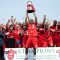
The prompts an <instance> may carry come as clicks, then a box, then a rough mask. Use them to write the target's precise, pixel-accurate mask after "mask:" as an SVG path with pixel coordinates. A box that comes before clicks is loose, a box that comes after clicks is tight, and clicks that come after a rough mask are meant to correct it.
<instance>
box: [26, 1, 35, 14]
mask: <svg viewBox="0 0 60 60" xmlns="http://www.w3.org/2000/svg"><path fill="white" fill-rule="evenodd" d="M32 12H35V8H34V6H33V4H32V2H31V1H28V2H27V13H32Z"/></svg>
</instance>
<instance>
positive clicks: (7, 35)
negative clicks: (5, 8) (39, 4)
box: [0, 13, 60, 48]
mask: <svg viewBox="0 0 60 60" xmlns="http://www.w3.org/2000/svg"><path fill="white" fill-rule="evenodd" d="M33 14H34V18H35V20H33V19H29V17H28V13H27V14H26V19H25V22H24V23H20V22H16V19H14V17H13V16H11V18H10V19H9V20H8V22H7V24H5V25H4V24H0V46H3V47H4V48H22V47H23V48H31V47H33V48H37V47H60V22H57V20H54V21H53V25H52V26H50V24H49V23H48V22H46V15H44V17H43V21H42V23H38V22H37V17H36V15H35V13H33Z"/></svg>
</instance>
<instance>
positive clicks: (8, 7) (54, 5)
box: [0, 0, 60, 23]
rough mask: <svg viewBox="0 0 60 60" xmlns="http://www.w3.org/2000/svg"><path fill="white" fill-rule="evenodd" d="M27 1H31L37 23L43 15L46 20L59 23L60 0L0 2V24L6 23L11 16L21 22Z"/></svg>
mask: <svg viewBox="0 0 60 60" xmlns="http://www.w3.org/2000/svg"><path fill="white" fill-rule="evenodd" d="M27 1H32V3H33V5H34V7H35V9H36V12H35V13H36V16H37V18H38V21H39V22H40V21H42V19H43V15H47V20H50V21H52V20H58V21H60V0H0V23H7V21H8V19H10V17H11V16H14V18H16V19H17V21H19V22H23V21H24V19H25V16H26V6H27Z"/></svg>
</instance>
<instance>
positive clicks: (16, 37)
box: [14, 30, 20, 40]
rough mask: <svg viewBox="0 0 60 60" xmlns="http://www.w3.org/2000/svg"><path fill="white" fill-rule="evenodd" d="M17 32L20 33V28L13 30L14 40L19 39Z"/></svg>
mask: <svg viewBox="0 0 60 60" xmlns="http://www.w3.org/2000/svg"><path fill="white" fill-rule="evenodd" d="M19 34H20V30H14V38H15V40H20V36H19Z"/></svg>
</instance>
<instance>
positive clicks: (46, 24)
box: [45, 22, 49, 30]
mask: <svg viewBox="0 0 60 60" xmlns="http://www.w3.org/2000/svg"><path fill="white" fill-rule="evenodd" d="M45 29H46V30H48V29H49V24H48V22H46V23H45Z"/></svg>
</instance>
